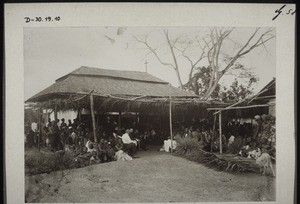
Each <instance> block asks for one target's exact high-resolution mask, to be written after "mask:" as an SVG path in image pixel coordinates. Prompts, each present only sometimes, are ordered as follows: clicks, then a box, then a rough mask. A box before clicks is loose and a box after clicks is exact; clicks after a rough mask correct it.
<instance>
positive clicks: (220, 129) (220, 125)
mask: <svg viewBox="0 0 300 204" xmlns="http://www.w3.org/2000/svg"><path fill="white" fill-rule="evenodd" d="M221 113H222V112H221V111H220V112H219V135H220V154H222V115H221Z"/></svg>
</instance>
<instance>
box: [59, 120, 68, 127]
mask: <svg viewBox="0 0 300 204" xmlns="http://www.w3.org/2000/svg"><path fill="white" fill-rule="evenodd" d="M67 127H68V125H67V123H65V119H64V118H62V119H61V124H60V129H61V130H62V129H67Z"/></svg>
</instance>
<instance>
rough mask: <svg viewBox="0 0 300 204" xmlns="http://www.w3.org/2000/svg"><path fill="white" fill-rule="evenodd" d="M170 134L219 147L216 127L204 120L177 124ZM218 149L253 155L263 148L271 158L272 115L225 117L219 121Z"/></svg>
mask: <svg viewBox="0 0 300 204" xmlns="http://www.w3.org/2000/svg"><path fill="white" fill-rule="evenodd" d="M173 138H174V139H175V140H176V138H194V139H196V140H197V141H198V142H199V144H200V146H201V147H202V149H203V150H205V151H212V152H214V151H219V148H220V136H219V130H218V129H217V127H216V130H215V131H213V126H212V125H208V124H203V125H190V126H188V127H187V126H181V127H179V128H177V129H176V130H175V131H174V134H173ZM222 150H223V152H225V153H231V154H238V155H240V156H243V157H248V158H250V157H251V158H252V157H253V158H254V157H257V155H259V154H262V153H264V152H266V153H268V154H269V155H271V156H272V157H273V158H275V152H276V143H275V118H274V117H273V116H271V115H261V116H259V115H257V116H255V117H254V119H253V120H252V122H251V123H250V122H243V121H241V120H240V121H229V122H228V123H225V124H222Z"/></svg>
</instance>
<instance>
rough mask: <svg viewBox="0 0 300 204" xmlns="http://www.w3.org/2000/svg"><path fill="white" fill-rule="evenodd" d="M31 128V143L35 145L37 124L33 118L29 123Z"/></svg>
mask: <svg viewBox="0 0 300 204" xmlns="http://www.w3.org/2000/svg"><path fill="white" fill-rule="evenodd" d="M31 130H32V136H33V145H34V146H35V147H37V131H38V125H37V123H36V121H35V120H34V121H33V122H32V123H31Z"/></svg>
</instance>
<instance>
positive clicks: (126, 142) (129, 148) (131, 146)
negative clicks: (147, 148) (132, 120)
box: [122, 129, 137, 156]
mask: <svg viewBox="0 0 300 204" xmlns="http://www.w3.org/2000/svg"><path fill="white" fill-rule="evenodd" d="M129 133H130V130H129V129H127V130H126V133H125V134H123V135H122V142H123V148H124V152H126V153H128V154H129V156H133V155H134V154H135V153H136V146H137V143H136V141H133V140H132V139H131V138H130V136H129Z"/></svg>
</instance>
